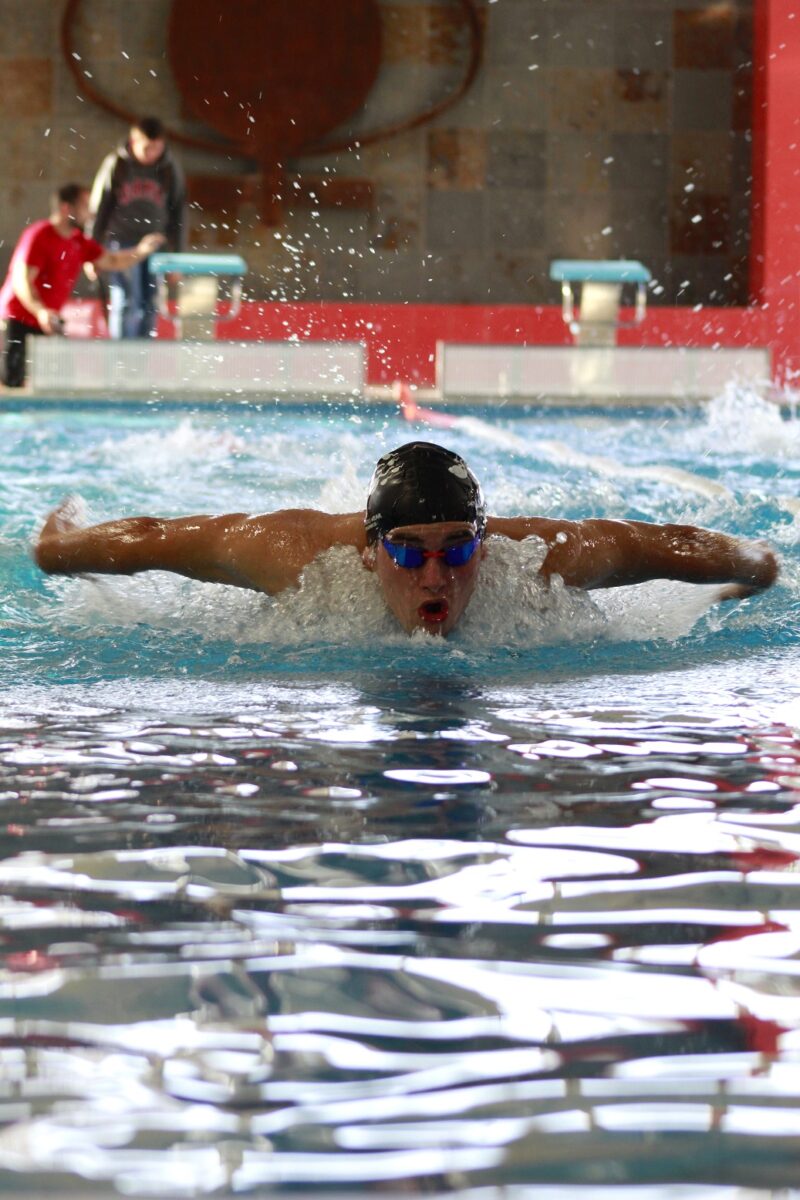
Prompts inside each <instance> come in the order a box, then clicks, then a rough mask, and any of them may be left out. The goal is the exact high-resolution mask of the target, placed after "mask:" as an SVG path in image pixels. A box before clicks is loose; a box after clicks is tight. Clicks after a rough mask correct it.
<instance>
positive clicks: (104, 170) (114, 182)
mask: <svg viewBox="0 0 800 1200" xmlns="http://www.w3.org/2000/svg"><path fill="white" fill-rule="evenodd" d="M185 192H186V188H185V184H184V179H183V172H182V170H181V168H180V166H179V165H178V163H177V161H176V160H175V158H173V156H172V153H171V151H170V149H169V147H168V146H167V142H166V131H165V129H164V125H163V123H162V122H161V120H160V119H159V118H158V117H141V118H140V119H139V120H138V121H136V122H135V123H134V124H133V125H132V126H131V128H130V130H129V132H128V139H127V141H126V142H125V143H124V145H122V146H119V147H118V148H117V149H116V150H114V151H112V153H111V154H109V155H107V156H106V158H104V159H103V162H102V163H101V165H100V169H99V170H98V172H97V175H96V176H95V180H94V183H93V185H92V195H91V202H90V208H91V212H92V218H91V230H90V232H91V234H92V237H94V238H95V239H96V240H97V241H98V242H102V243H103V245H104V246H107V247H108V248H109V249H111V250H119V249H124V248H126V247H128V246H133V245H135V244H136V242H138V241H139V239H140V238H141V236H142V234H145V233H160V234H163V238H162V241H164V242H165V243H166V248H167V250H171V251H173V252H174V251H181V250H183V249H184V242H185V230H184V206H185ZM155 324H156V281H155V279H154V278H153V276H152V274H151V272H150V268H149V266H148V263H147V260H146V259H144V260H140V261H139V262H137V263H136V264H135V265H134V266H133V267H131V268H130V269H129V270H119V271H115V272H114V273H113V274H112V275H111V277H110V279H109V280H108V332H109V336H110V337H112V338H142V337H152V336H153V334H154V331H155Z"/></svg>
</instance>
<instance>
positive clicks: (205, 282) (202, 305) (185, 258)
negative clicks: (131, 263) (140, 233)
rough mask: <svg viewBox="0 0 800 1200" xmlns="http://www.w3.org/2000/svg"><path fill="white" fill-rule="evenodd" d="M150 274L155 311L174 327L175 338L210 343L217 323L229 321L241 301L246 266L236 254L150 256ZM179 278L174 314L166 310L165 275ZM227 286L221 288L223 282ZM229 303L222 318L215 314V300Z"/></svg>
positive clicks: (235, 313) (167, 305)
mask: <svg viewBox="0 0 800 1200" xmlns="http://www.w3.org/2000/svg"><path fill="white" fill-rule="evenodd" d="M149 266H150V271H151V272H152V274H153V275H154V276H155V280H156V296H157V303H158V311H159V312H160V314H161V315H162V316H163V317H167V318H168V319H169V320H171V321H173V322H174V324H175V335H176V337H177V338H178V339H182V338H184V337H186V336H187V335H188V337H190V338H191V339H192V340H197V341H209V340H211V339H212V338H213V337H214V333H215V331H216V326H217V322H219V321H231V320H233V318H234V317H235V316H236V315H237V313H238V312H239V308H240V305H241V301H242V280H243V279H244V276H245V274H246V273H247V263H246V262H245V261H244V259H243V258H242V257H241V255H239V254H167V253H164V254H161V253H158V254H152V255H151V256H150V259H149ZM172 274H175V275H179V276H180V280H179V282H178V285H177V287H178V295H177V311H176V312H171V311H170V307H169V289H168V286H167V276H168V275H172ZM223 280H224V281H225V282H226V285H227V286H226V287H225V288H223V287H222V286H221V283H222V281H223ZM225 292H227V299H228V302H229V306H228V311H227V312H226V313H225V315H224V316H221V315H219V314H218V312H217V305H218V301H219V300H220V299H221V298H223V299H224V298H225Z"/></svg>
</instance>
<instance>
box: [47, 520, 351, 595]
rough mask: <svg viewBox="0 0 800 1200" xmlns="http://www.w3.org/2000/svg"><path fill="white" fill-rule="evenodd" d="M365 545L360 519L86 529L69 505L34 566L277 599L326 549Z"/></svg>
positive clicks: (110, 524)
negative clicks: (196, 583) (168, 578)
mask: <svg viewBox="0 0 800 1200" xmlns="http://www.w3.org/2000/svg"><path fill="white" fill-rule="evenodd" d="M362 543H363V514H361V513H351V514H345V515H342V516H333V515H331V514H328V513H322V512H316V511H315V510H313V509H284V510H282V511H279V512H275V513H267V514H264V515H261V516H247V515H246V514H244V513H228V514H226V515H225V516H219V517H211V516H196V517H179V518H176V519H162V518H158V517H128V518H124V519H122V520H119V521H107V522H104V523H103V524H101V525H92V526H83V525H82V523H81V512H80V505H79V503H77V502H76V501H75V500H72V499H70V500H66V501H64V502H63V503H62V504H61V505H59V507H58V508H56V509H55V510H54V511H53V512H52V513H50V515H49V517H48V518H47V520H46V521H45V523H44V526H43V527H42V530H41V533H40V534H39V537H38V539H37V542H36V544H35V546H34V558H35V560H36V562H37V564H38V565H39V567H40V568H41V569H42V570H43V571H44V572H46V573H47V574H49V575H81V574H84V573H86V574H92V573H97V574H109V575H135V574H138V573H139V572H140V571H172V572H173V573H175V574H178V575H185V576H188V578H190V579H199V580H202V581H205V582H208V583H227V584H231V585H233V586H235V587H242V588H250V589H251V590H254V591H261V592H267V593H274V592H280V591H282V590H283V589H284V588H286V587H290V586H292V585H294V584H296V583H297V582H298V580H299V578H300V575H301V573H302V571H303V569H304V568H305V567H306V566H307V565H308V563H309V562H311V560H312V559H313V558H315V557H316V556H317V554H319V553H321V552H322V551H323V550H325V549H328V548H329V547H330V546H333V545H353V546H356V547H357V548H361V546H362Z"/></svg>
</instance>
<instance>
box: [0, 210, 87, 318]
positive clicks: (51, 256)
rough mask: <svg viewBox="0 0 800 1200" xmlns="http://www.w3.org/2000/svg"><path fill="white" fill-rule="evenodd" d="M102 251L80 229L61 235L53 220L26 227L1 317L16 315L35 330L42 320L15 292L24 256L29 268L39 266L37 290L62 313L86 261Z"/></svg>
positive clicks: (0, 294) (3, 292)
mask: <svg viewBox="0 0 800 1200" xmlns="http://www.w3.org/2000/svg"><path fill="white" fill-rule="evenodd" d="M102 253H103V247H102V246H101V245H100V243H99V242H96V241H95V240H94V239H93V238H87V237H86V236H85V235H84V234H83V233H81V231H80V229H76V230H75V231H74V233H72V234H70V236H69V237H62V236H61V234H60V233H59V232H58V231H57V230H56V229H55V228H54V227H53V225H52V224H51V223H50V221H47V220H44V221H36V222H35V224H33V225H29V226H28V228H27V229H26V230H24V232H23V234H22V236H21V237H20V239H19V241H18V242H17V244H16V247H15V248H14V253H13V255H12V256H11V263H10V265H9V268H8V274H7V275H6V279H5V283H4V284H3V286H2V288H0V317H3V318H4V319H7V318H8V317H14V318H15V320H17V321H22V323H23V324H24V325H30V326H31V328H32V329H38V328H39V323H38V321H37V320H36V317H35V316H34V315H33V313H32V312H29V310H28V309H27V308H26V307H25V305H24V304H20V302H19V300H18V299H17V297H16V296H15V295H14V289H13V286H12V283H11V279H12V275H13V271H14V265H15V263H16V262H17V261H18V260H19V259H20V258H21V259H23V261H24V262H25V263H27V265H28V266H29V267H38V271H39V273H38V275H37V276H36V280H35V282H34V285H33V287H34V291H35V292H38V294H39V295H40V296H41V298H42V302H43V303H44V304H45V305H46V306H47V307H48V308H52V309H54V310H55V311H56V312H59V311H60V309H61V307H62V305H64V304H66V302H67V300H69V298H70V296H71V295H72V289H73V288H74V286H75V280H76V279H77V278H78V273H79V271H80V269H81V267H82V266H83V264H84V263H85V262H94V261H95V260H96V259H98V258H99V257H100V255H101V254H102Z"/></svg>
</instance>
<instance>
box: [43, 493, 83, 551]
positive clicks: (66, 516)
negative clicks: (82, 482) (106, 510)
mask: <svg viewBox="0 0 800 1200" xmlns="http://www.w3.org/2000/svg"><path fill="white" fill-rule="evenodd" d="M88 523H89V522H88V517H87V509H86V501H85V500H84V498H83V496H67V497H65V499H63V500H62V501H61V503H60V504H59V505H57V506H56V507H55V508H54V509H53V511H52V512H51V513H49V514H48V516H47V517H46V518H45V521H44V524H43V525H42V528H41V529H40V531H39V539H40V540H41V538H43V537H48V536H50V535H51V534H61V533H69V532H70V530H72V529H84V528H85V527H86V526H87V525H88Z"/></svg>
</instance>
